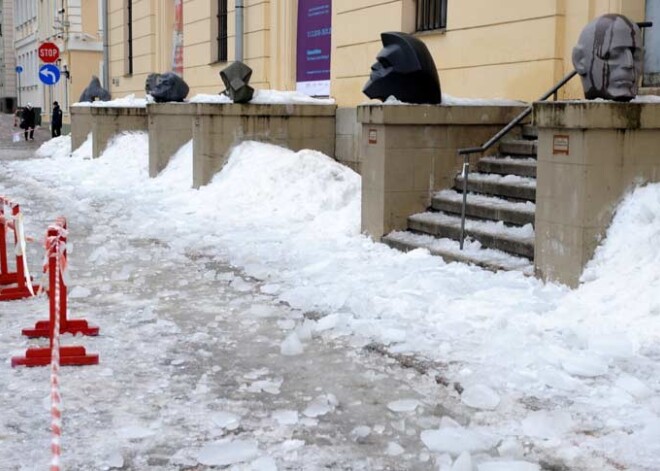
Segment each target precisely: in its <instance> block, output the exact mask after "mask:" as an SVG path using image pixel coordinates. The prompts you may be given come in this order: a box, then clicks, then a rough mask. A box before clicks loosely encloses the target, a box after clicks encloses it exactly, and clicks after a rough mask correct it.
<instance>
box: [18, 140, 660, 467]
mask: <svg viewBox="0 0 660 471" xmlns="http://www.w3.org/2000/svg"><path fill="white" fill-rule="evenodd" d="M147 146H148V139H147V136H146V134H145V133H133V134H125V135H121V136H118V137H117V138H115V139H114V140H113V142H112V143H111V144H110V145H109V147H108V149H107V150H106V151H105V152H104V154H103V155H102V156H101V158H100V159H97V160H93V161H92V160H85V159H84V156H83V155H79V156H78V157H76V156H75V155H74V158H67V159H66V160H62V155H63V153H61V154H58V155H59V157H58V156H56V155H54V154H55V153H57V152H59V151H58V150H57V149H59V145H58V146H55V145H54V144H53V147H52V149H51V150H52V151H53V153H54V154H53V158H52V159H50V160H44V161H43V162H40V165H34V162H11V163H10V164H8V165H9V166H10V167H11V168H13V169H20V171H21V173H23V174H29V175H31V176H33V178H36V179H38V180H40V181H43V182H45V183H50V184H52V185H57V186H59V187H60V188H66V190H67V194H70V195H71V197H72V198H77V199H81V200H82V199H84V198H87V199H89V198H99V197H104V198H106V199H108V200H109V201H113V202H115V201H116V202H117V205H118V207H121V208H122V211H123V212H122V213H121V215H120V216H119V220H118V221H117V224H121V226H122V227H123V228H125V230H126V231H128V232H129V233H132V234H134V235H135V236H139V237H141V238H149V237H152V238H155V239H164V240H165V242H167V243H168V245H169V247H171V249H172V250H174V251H179V252H181V253H185V252H187V251H190V250H194V251H202V252H204V253H209V254H214V255H215V256H218V257H226V258H227V259H228V260H229V261H230V262H231V263H233V264H235V265H236V266H239V267H242V268H243V269H244V271H245V273H246V274H247V275H249V276H253V277H254V278H256V279H258V280H263V281H264V287H263V288H264V292H267V293H268V294H269V295H272V296H274V297H276V298H277V299H278V300H280V301H283V302H286V303H288V304H289V305H291V306H292V307H293V308H298V309H301V310H304V311H315V312H317V313H320V314H322V315H325V316H326V317H325V318H322V319H321V320H319V321H318V323H313V326H312V330H314V332H319V333H322V332H329V331H332V333H333V335H347V334H350V335H353V336H355V337H357V338H359V339H361V341H364V340H366V341H377V342H381V343H384V344H386V345H388V348H389V349H390V351H392V352H395V353H396V352H402V353H416V354H421V355H424V356H426V357H428V358H430V359H432V360H436V361H441V362H442V363H443V364H445V365H447V366H446V370H445V371H443V375H444V376H445V377H447V378H449V379H450V380H451V381H452V382H457V383H459V384H462V385H465V390H464V394H465V397H464V398H463V402H464V404H465V405H467V406H469V407H470V408H471V409H474V410H478V414H479V415H478V417H480V418H481V420H482V423H487V424H488V425H487V426H485V425H479V424H478V423H477V424H473V425H468V426H466V427H459V426H452V427H441V428H440V429H430V430H427V431H426V432H425V433H423V434H422V436H421V437H420V439H421V440H423V442H424V443H426V444H427V446H428V448H429V450H431V451H432V452H436V453H449V454H451V455H452V457H457V456H459V455H460V454H462V453H464V452H468V453H473V452H474V453H484V452H488V453H496V451H493V450H494V447H495V446H497V444H498V443H500V442H501V440H502V439H510V438H511V437H517V436H520V437H524V438H525V440H529V441H530V443H532V444H535V445H538V447H540V448H544V447H545V446H547V443H546V442H547V440H548V438H545V437H549V436H550V432H551V431H552V430H554V431H555V432H554V433H555V435H554V436H555V437H557V436H560V437H561V441H559V442H557V439H556V438H553V439H552V440H555V441H554V442H552V443H553V444H554V445H553V446H555V447H558V448H556V449H555V451H557V453H559V454H560V455H561V456H564V457H565V460H566V462H567V464H568V466H569V467H570V466H572V467H574V468H575V469H584V468H585V463H589V462H590V460H593V459H594V457H595V456H605V457H608V459H615V460H616V462H617V463H624V464H626V465H628V466H632V467H637V468H640V469H644V467H646V468H648V469H653V468H654V467H657V466H656V465H657V453H658V452H660V446H659V445H658V440H657V436H658V435H657V431H658V430H660V417H659V416H660V413H659V412H658V408H657V400H656V399H655V398H656V397H657V395H658V392H659V391H660V365H659V364H658V362H657V361H656V359H657V358H658V356H659V355H660V347H659V346H658V338H660V322H658V316H659V315H660V296H658V295H657V293H658V292H660V270H658V266H660V263H659V262H660V251H659V250H658V246H659V245H660V184H653V185H647V186H646V187H643V188H638V189H636V190H635V191H633V192H631V194H630V195H628V196H627V197H626V198H625V200H624V202H623V203H622V204H621V205H620V207H619V209H618V210H617V212H616V215H615V217H614V221H613V223H612V225H611V227H610V229H609V230H608V232H607V236H606V238H605V240H604V241H603V243H602V245H601V247H599V249H598V250H597V252H596V255H595V257H594V259H593V260H592V261H591V262H590V263H589V265H588V267H587V269H586V270H585V272H584V275H583V278H582V285H581V286H580V287H579V288H578V289H576V290H574V291H570V290H568V289H567V288H566V287H563V286H559V285H555V284H552V283H547V284H544V283H542V282H541V281H539V280H536V279H534V278H529V277H525V276H523V275H522V274H519V273H511V272H509V273H506V272H499V273H491V272H488V271H484V270H481V269H479V268H476V267H471V266H467V265H464V264H460V263H450V264H446V263H443V262H442V261H441V260H439V259H438V258H435V257H431V256H430V255H429V253H428V252H427V251H425V250H415V251H412V252H409V253H400V252H398V251H395V250H391V249H389V248H387V247H385V246H384V245H382V244H376V243H374V242H373V241H371V240H370V239H369V238H367V237H365V236H363V235H361V234H360V194H361V191H360V177H359V176H358V175H356V174H355V173H353V172H352V171H351V170H349V169H347V168H345V167H343V166H341V165H340V164H338V163H337V162H335V161H334V160H332V159H330V158H329V157H327V156H324V155H322V154H320V153H318V152H314V151H308V150H306V151H300V152H292V151H290V150H287V149H282V148H278V147H275V146H271V145H267V144H261V143H255V142H247V143H243V144H241V145H239V146H237V147H236V148H235V149H233V151H232V153H231V155H230V157H229V159H228V163H227V164H226V165H225V167H224V168H223V170H222V171H221V172H220V173H219V174H218V175H216V176H215V178H214V179H213V181H212V182H211V183H210V184H209V185H207V186H205V187H202V188H201V189H200V190H191V189H190V188H189V187H190V184H186V180H188V179H189V178H190V167H188V168H186V167H187V166H188V165H189V162H191V159H192V157H191V152H192V150H191V146H190V143H188V144H187V145H186V146H187V147H185V148H184V149H182V150H181V151H180V153H179V154H178V155H177V156H176V157H175V158H174V159H173V160H172V162H171V168H169V169H167V170H166V171H165V172H163V174H162V176H161V177H160V178H156V179H148V177H147V161H148V157H147V156H148V148H147ZM62 147H64V144H62ZM83 147H84V146H83ZM41 152H42V155H43V154H47V148H42V151H41ZM79 154H81V153H80V152H79ZM80 157H82V158H80ZM63 163H65V164H66V165H63ZM179 177H180V178H179ZM622 280H625V285H622ZM295 335H296V338H295V339H294V338H293V337H291V339H289V340H290V341H289V342H288V343H286V344H283V345H282V353H284V354H304V353H305V349H304V346H303V344H302V341H301V340H302V337H305V339H306V340H307V339H308V334H306V333H304V332H303V331H299V330H296V331H295ZM301 336H302V337H301ZM296 340H297V342H296ZM301 350H302V351H301ZM527 403H530V404H533V406H530V407H532V408H533V410H534V412H530V411H529V410H528V409H527V407H525V406H523V404H527ZM336 406H337V401H336V399H335V398H333V397H331V396H329V395H325V396H319V397H317V398H316V399H314V400H313V401H312V402H311V403H310V404H308V406H307V408H306V409H305V410H304V412H303V415H305V417H306V418H307V419H310V418H315V417H318V416H321V415H324V414H330V413H332V412H333V411H334V409H335V407H336ZM412 406H413V403H412V402H411V403H405V404H403V403H399V404H392V408H393V409H395V410H399V409H402V410H406V409H409V408H412ZM558 410H559V411H560V412H557V411H558ZM410 413H412V412H410ZM289 419H291V420H293V419H292V418H289ZM570 443H580V444H581V448H580V450H579V451H576V450H575V449H574V448H572V447H571V446H570V445H569V444H570ZM562 446H564V447H566V448H561V447H562ZM240 448H241V449H244V450H245V451H246V455H249V456H251V457H253V456H257V454H258V449H257V448H256V447H255V446H252V445H245V446H244V445H241V447H240ZM397 451H398V450H397V449H396V447H393V452H397ZM203 455H204V457H206V458H208V462H209V463H210V462H213V463H216V462H217V461H216V458H217V457H218V456H219V455H218V453H217V448H214V449H208V450H206V452H205V453H204V454H203ZM206 458H205V459H206ZM507 459H508V458H507ZM504 463H505V464H502V462H495V463H493V464H488V465H487V466H486V463H484V464H483V465H479V466H480V468H483V469H502V466H508V465H509V464H511V463H514V464H515V465H516V466H518V467H519V469H535V468H534V467H533V466H534V465H530V466H531V467H530V466H527V465H526V464H525V463H524V462H520V463H519V462H516V461H511V460H510V461H509V462H508V463H509V464H507V462H504ZM483 466H486V467H483ZM511 466H513V465H511ZM498 467H499V468H498Z"/></svg>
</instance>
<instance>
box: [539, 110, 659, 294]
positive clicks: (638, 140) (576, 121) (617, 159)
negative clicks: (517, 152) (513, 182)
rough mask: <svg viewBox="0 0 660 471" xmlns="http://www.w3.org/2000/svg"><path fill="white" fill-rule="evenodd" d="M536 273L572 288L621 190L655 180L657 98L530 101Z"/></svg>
mask: <svg viewBox="0 0 660 471" xmlns="http://www.w3.org/2000/svg"><path fill="white" fill-rule="evenodd" d="M533 119H534V124H535V125H536V126H537V127H538V132H539V144H538V168H537V188H536V223H535V229H536V244H535V254H534V263H535V267H536V272H537V275H538V276H540V277H542V278H543V279H545V280H551V281H558V282H561V283H564V284H567V285H569V286H571V287H575V286H577V285H578V283H579V279H580V275H581V274H582V270H583V268H584V266H585V264H586V263H587V262H588V261H589V260H590V259H591V258H592V257H593V254H594V251H595V249H596V247H597V246H598V244H599V242H600V241H601V240H602V238H603V236H604V235H605V233H606V230H607V227H608V225H609V224H610V222H611V219H612V215H613V212H614V210H615V209H616V207H617V205H618V203H619V202H620V201H621V199H622V198H623V196H624V195H625V193H626V192H627V191H628V190H630V189H632V188H633V187H634V186H635V185H636V184H639V183H643V182H650V181H653V182H657V181H660V151H659V149H660V104H654V103H615V102H584V101H580V102H553V103H535V104H534V118H533Z"/></svg>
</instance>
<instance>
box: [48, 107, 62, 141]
mask: <svg viewBox="0 0 660 471" xmlns="http://www.w3.org/2000/svg"><path fill="white" fill-rule="evenodd" d="M50 130H51V135H52V137H57V136H61V135H62V109H61V108H60V104H59V103H58V102H56V101H54V102H53V116H52V117H51V119H50Z"/></svg>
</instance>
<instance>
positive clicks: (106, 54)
mask: <svg viewBox="0 0 660 471" xmlns="http://www.w3.org/2000/svg"><path fill="white" fill-rule="evenodd" d="M101 10H102V15H103V25H102V28H103V88H105V89H106V90H110V70H109V67H110V65H109V64H110V46H109V42H108V0H101Z"/></svg>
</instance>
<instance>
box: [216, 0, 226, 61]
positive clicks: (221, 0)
mask: <svg viewBox="0 0 660 471" xmlns="http://www.w3.org/2000/svg"><path fill="white" fill-rule="evenodd" d="M217 2H218V13H217V14H216V17H217V25H218V30H217V31H218V34H217V37H216V40H217V42H218V43H217V47H218V57H217V60H218V61H220V62H226V61H227V0H217Z"/></svg>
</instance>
